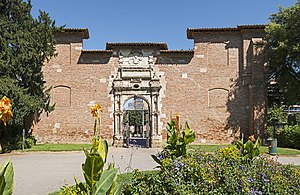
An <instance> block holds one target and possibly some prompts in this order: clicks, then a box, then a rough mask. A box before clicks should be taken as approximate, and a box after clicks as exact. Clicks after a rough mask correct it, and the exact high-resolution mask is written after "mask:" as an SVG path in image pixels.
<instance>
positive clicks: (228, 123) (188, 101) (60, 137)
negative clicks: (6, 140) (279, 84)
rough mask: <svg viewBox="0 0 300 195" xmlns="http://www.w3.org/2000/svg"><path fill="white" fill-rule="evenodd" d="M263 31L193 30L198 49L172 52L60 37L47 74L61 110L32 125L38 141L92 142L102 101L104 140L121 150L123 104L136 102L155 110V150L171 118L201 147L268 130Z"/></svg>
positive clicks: (77, 35) (80, 35)
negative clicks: (99, 46)
mask: <svg viewBox="0 0 300 195" xmlns="http://www.w3.org/2000/svg"><path fill="white" fill-rule="evenodd" d="M263 36H264V25H247V26H238V27H235V28H200V29H187V37H188V39H193V40H194V49H193V50H168V49H167V45H166V44H165V43H107V45H106V48H107V50H83V49H82V48H83V39H87V38H89V34H88V30H87V29H65V31H64V32H60V33H56V34H55V38H56V41H57V45H56V50H57V54H58V55H57V56H56V57H55V58H53V59H51V60H50V62H49V63H46V64H45V66H44V68H43V72H44V78H45V81H46V85H47V86H52V87H53V89H52V91H51V95H52V96H51V98H52V99H51V100H52V103H56V108H55V111H53V112H51V113H50V114H48V115H46V114H41V115H40V116H39V121H38V122H37V123H36V124H35V126H33V134H34V135H35V136H36V138H37V139H38V141H39V142H60V143H62V142H67V143H70V142H89V141H90V138H91V136H92V133H93V118H92V117H91V115H90V114H89V105H91V104H93V103H94V102H95V101H96V102H98V101H100V102H101V104H102V105H103V108H104V111H103V115H102V123H103V125H102V128H103V131H102V136H103V137H106V138H107V139H109V140H110V142H111V143H112V142H114V144H115V145H117V146H121V145H123V140H124V131H125V130H124V122H123V120H124V117H123V116H124V113H125V111H124V107H123V105H124V103H125V102H126V100H127V99H128V98H130V97H139V98H142V99H144V100H145V101H146V102H147V104H148V106H149V111H150V114H149V121H150V123H149V124H150V125H149V129H148V130H149V136H150V146H152V147H156V146H159V145H160V144H161V143H162V140H163V139H165V131H164V129H165V126H166V123H167V122H168V121H169V120H170V114H175V113H179V114H180V115H181V120H182V121H188V122H189V124H190V126H191V127H192V129H193V130H195V131H196V133H197V142H202V143H229V142H231V141H233V140H234V139H236V138H237V137H239V136H240V133H245V134H246V135H249V134H252V133H256V134H259V135H260V136H263V134H264V131H265V99H266V91H265V78H264V77H265V74H264V63H263V55H262V38H263Z"/></svg>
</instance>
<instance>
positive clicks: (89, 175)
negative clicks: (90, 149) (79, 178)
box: [82, 153, 104, 189]
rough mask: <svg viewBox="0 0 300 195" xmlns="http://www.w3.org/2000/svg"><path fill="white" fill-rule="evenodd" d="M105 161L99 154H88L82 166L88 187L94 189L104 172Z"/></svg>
mask: <svg viewBox="0 0 300 195" xmlns="http://www.w3.org/2000/svg"><path fill="white" fill-rule="evenodd" d="M103 166H104V161H103V159H102V157H101V156H100V155H99V154H93V153H92V154H87V156H86V159H85V163H84V164H83V165H82V170H83V175H84V178H85V181H86V183H87V185H88V186H89V187H90V189H93V188H94V186H95V183H96V182H97V181H98V180H99V178H100V176H101V173H102V171H103Z"/></svg>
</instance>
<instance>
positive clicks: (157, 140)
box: [151, 135, 162, 148]
mask: <svg viewBox="0 0 300 195" xmlns="http://www.w3.org/2000/svg"><path fill="white" fill-rule="evenodd" d="M151 147H152V148H161V147H162V136H161V135H156V136H152V139H151Z"/></svg>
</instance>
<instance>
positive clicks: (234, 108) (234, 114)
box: [225, 76, 250, 138]
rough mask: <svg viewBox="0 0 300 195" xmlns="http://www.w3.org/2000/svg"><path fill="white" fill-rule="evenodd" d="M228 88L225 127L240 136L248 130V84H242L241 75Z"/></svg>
mask: <svg viewBox="0 0 300 195" xmlns="http://www.w3.org/2000/svg"><path fill="white" fill-rule="evenodd" d="M230 89H231V90H230V91H229V94H228V101H227V103H226V106H227V112H228V113H229V116H228V118H227V121H226V126H225V129H226V130H231V131H232V135H236V136H239V138H241V136H242V134H248V133H247V132H248V130H249V121H250V120H249V114H250V111H249V98H248V97H249V95H248V94H249V90H248V86H243V79H242V78H241V76H238V78H237V79H236V80H235V81H234V82H233V83H232V85H231V86H230ZM236 138H237V137H236Z"/></svg>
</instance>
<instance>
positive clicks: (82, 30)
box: [59, 28, 90, 39]
mask: <svg viewBox="0 0 300 195" xmlns="http://www.w3.org/2000/svg"><path fill="white" fill-rule="evenodd" d="M59 32H80V33H81V36H82V38H84V39H88V38H90V35H89V29H87V28H62V29H61V31H60V30H59Z"/></svg>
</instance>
